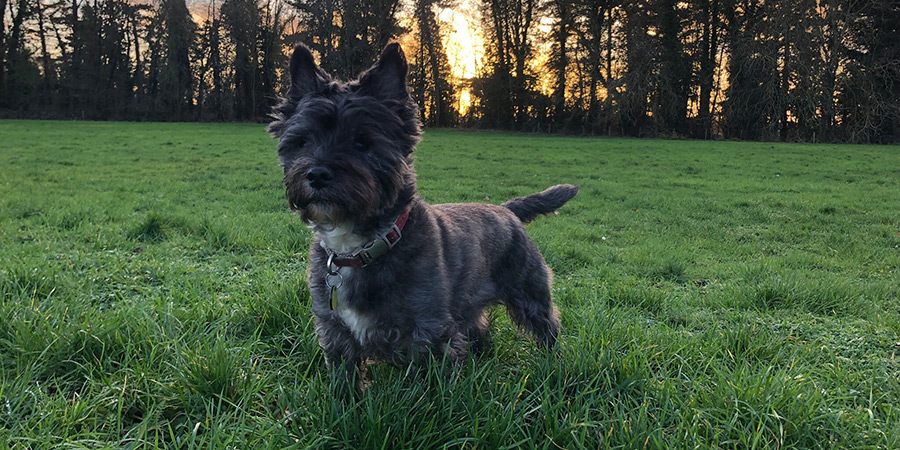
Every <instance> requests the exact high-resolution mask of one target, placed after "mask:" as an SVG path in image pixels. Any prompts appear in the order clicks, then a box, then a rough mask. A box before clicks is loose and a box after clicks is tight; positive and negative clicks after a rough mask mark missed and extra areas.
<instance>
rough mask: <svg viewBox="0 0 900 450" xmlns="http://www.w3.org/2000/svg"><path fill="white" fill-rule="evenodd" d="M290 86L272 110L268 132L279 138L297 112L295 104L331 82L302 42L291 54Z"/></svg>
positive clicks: (329, 77)
mask: <svg viewBox="0 0 900 450" xmlns="http://www.w3.org/2000/svg"><path fill="white" fill-rule="evenodd" d="M290 71H291V86H290V87H289V88H288V92H287V94H286V95H285V96H284V98H282V99H281V102H280V103H279V104H278V105H276V106H275V108H274V110H273V111H272V116H271V117H272V122H271V123H269V127H268V130H269V134H271V135H272V137H274V138H276V139H280V138H281V136H282V135H283V134H284V130H285V128H286V127H287V121H288V119H290V118H291V116H293V115H294V113H296V112H297V104H298V103H300V100H303V97H306V96H307V95H308V94H310V93H312V92H318V91H320V90H321V89H322V88H323V87H324V86H325V85H327V84H328V83H330V82H331V76H329V75H328V74H327V73H325V71H324V70H322V69H320V68H319V66H317V65H316V60H315V58H313V55H312V52H310V51H309V48H307V47H306V46H305V45H303V44H297V46H296V47H294V53H292V54H291V66H290Z"/></svg>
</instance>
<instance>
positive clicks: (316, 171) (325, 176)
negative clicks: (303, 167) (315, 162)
mask: <svg viewBox="0 0 900 450" xmlns="http://www.w3.org/2000/svg"><path fill="white" fill-rule="evenodd" d="M332 178H334V174H332V173H331V171H330V170H328V168H327V167H321V166H319V167H313V168H312V169H309V172H306V180H307V181H309V185H310V187H312V188H313V189H322V188H324V187H325V186H328V183H330V182H331V179H332Z"/></svg>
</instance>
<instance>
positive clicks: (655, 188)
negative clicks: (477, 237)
mask: <svg viewBox="0 0 900 450" xmlns="http://www.w3.org/2000/svg"><path fill="white" fill-rule="evenodd" d="M417 155H418V158H417V161H416V167H417V170H418V175H419V191H420V194H421V195H422V196H423V197H424V198H425V199H426V200H428V201H430V202H432V203H442V202H461V201H478V202H485V201H486V202H490V203H501V202H503V201H504V200H506V199H507V198H509V197H513V196H518V195H524V194H529V193H532V192H536V191H538V190H542V189H544V188H546V187H547V186H550V185H552V184H556V183H562V182H566V183H577V184H579V185H580V186H581V192H580V194H579V195H578V197H576V198H575V199H574V200H573V201H572V202H570V203H569V204H567V205H566V206H565V207H564V208H562V209H561V210H560V212H559V215H557V216H551V217H547V218H542V219H539V220H538V221H536V222H535V223H533V224H531V225H529V227H528V231H529V234H530V235H531V236H532V237H533V239H534V240H535V241H536V242H537V244H538V246H539V247H540V249H541V251H542V252H543V254H544V257H545V258H546V260H547V262H548V263H549V264H550V266H551V267H552V268H553V270H554V272H555V274H556V283H555V286H554V295H555V300H556V302H557V304H558V305H559V308H560V310H561V312H562V318H563V334H562V336H561V340H560V347H559V354H558V356H553V355H549V354H545V353H542V352H540V351H538V350H537V349H536V348H535V346H534V344H533V342H531V341H530V340H529V339H528V338H527V337H525V336H521V335H519V334H518V333H517V332H516V330H515V329H514V328H513V327H512V326H511V325H510V323H509V321H508V319H507V318H506V316H505V314H504V312H503V311H502V310H501V309H498V310H495V311H494V312H493V314H492V316H493V319H494V320H493V336H494V342H495V346H494V348H493V350H492V351H491V352H490V353H489V354H486V355H483V356H480V357H477V358H472V359H470V360H469V361H468V362H467V363H466V364H465V365H463V366H462V367H461V368H459V369H458V370H457V371H456V373H454V374H453V375H452V376H450V377H447V376H445V375H442V374H441V373H440V371H438V370H434V371H429V372H428V373H426V374H424V375H423V374H421V373H408V371H406V370H405V369H402V368H394V367H391V366H387V365H383V364H376V365H374V366H372V367H371V368H370V370H369V378H370V380H371V384H370V386H369V388H368V389H367V390H366V391H365V393H364V395H363V398H362V399H361V401H360V402H359V403H356V404H352V403H347V404H342V403H340V402H336V401H334V400H333V399H332V397H331V396H330V389H329V378H328V373H327V372H326V370H325V368H324V362H323V357H322V354H321V352H320V351H319V349H318V346H317V344H316V339H315V335H314V331H313V328H312V325H311V318H310V312H309V296H308V294H307V292H306V284H305V281H304V275H303V274H304V271H305V267H306V264H307V246H308V241H309V238H310V232H309V231H308V230H307V229H306V227H305V226H303V225H302V224H301V223H300V222H299V220H297V219H296V218H295V217H293V216H292V215H291V214H290V213H289V212H288V208H287V205H286V201H285V200H284V194H283V189H282V187H281V169H280V168H279V167H278V165H277V163H276V157H275V143H274V141H272V140H270V139H269V138H268V136H267V135H266V134H265V132H264V127H263V126H262V125H249V124H237V125H236V124H123V123H72V122H24V121H0V317H2V318H0V448H6V447H11V448H44V447H53V446H65V447H86V448H102V447H127V448H145V447H157V446H158V447H163V446H164V447H169V448H226V446H230V448H282V447H288V446H296V447H299V448H304V447H338V448H341V447H343V448H443V447H451V448H486V449H487V448H491V449H492V448H506V447H525V448H546V449H554V448H589V449H593V448H600V447H625V448H645V447H646V448H667V447H676V448H687V447H732V448H759V447H771V448H776V447H802V448H808V447H833V446H837V447H869V448H872V447H882V448H897V447H898V446H900V294H898V290H900V288H898V286H900V147H896V146H894V147H864V146H838V145H785V144H770V143H738V142H694V141H660V140H625V139H584V138H559V137H541V136H533V135H511V134H499V133H487V132H461V131H459V132H458V131H440V130H435V131H427V132H426V134H425V138H424V141H423V142H422V144H421V145H420V146H419V150H418V152H417Z"/></svg>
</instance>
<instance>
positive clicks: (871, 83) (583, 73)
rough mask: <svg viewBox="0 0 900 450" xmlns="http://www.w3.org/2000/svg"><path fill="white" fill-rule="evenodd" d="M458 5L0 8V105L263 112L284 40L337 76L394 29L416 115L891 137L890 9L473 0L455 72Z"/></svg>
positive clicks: (492, 124)
mask: <svg viewBox="0 0 900 450" xmlns="http://www.w3.org/2000/svg"><path fill="white" fill-rule="evenodd" d="M461 1H462V0H457V1H453V0H197V2H190V3H186V2H185V0H153V1H151V2H150V3H147V2H143V1H142V2H136V1H125V0H0V16H2V28H0V117H5V118H60V119H86V120H135V121H151V120H152V121H261V122H262V121H266V120H268V114H269V111H270V110H271V107H272V105H273V104H275V103H276V102H277V97H278V95H279V94H282V93H283V89H284V88H283V87H284V86H285V82H284V77H285V75H286V74H285V70H284V69H285V68H286V64H287V58H288V55H289V53H290V49H291V48H292V47H293V45H295V44H296V43H298V42H305V43H306V44H307V45H308V46H309V47H310V48H311V49H312V50H313V51H314V52H316V53H317V56H318V58H319V61H320V63H321V65H322V67H324V68H327V69H328V70H329V71H331V72H332V73H333V74H334V75H336V76H338V77H341V78H344V79H347V78H351V77H354V76H355V75H357V74H358V73H359V72H361V71H362V70H363V69H365V68H366V67H368V66H369V65H370V64H371V63H372V61H374V58H375V57H376V56H377V55H378V53H379V51H380V50H381V49H382V48H383V47H384V46H385V45H386V44H387V43H389V42H391V41H394V40H398V39H399V40H401V42H403V45H404V48H405V51H406V54H407V57H408V58H409V61H410V64H411V66H410V85H411V87H412V90H413V94H414V96H415V98H416V100H417V101H418V103H419V107H420V111H421V116H422V119H423V122H424V123H425V124H426V125H427V126H437V127H453V126H462V127H471V128H491V129H506V130H520V131H537V132H549V133H564V134H584V135H610V136H636V137H651V136H660V137H684V138H696V139H740V140H766V141H806V142H859V143H890V142H898V141H900V2H897V1H893V0H792V1H787V0H692V1H677V0H643V1H621V0H475V1H474V2H473V1H470V2H469V3H470V4H471V5H470V8H469V9H468V10H466V11H467V12H466V13H467V14H469V15H470V16H471V17H472V21H473V22H474V23H475V24H476V25H477V28H478V29H479V30H480V31H479V33H480V34H481V36H482V37H483V39H484V49H485V50H484V55H483V58H482V59H481V62H480V66H479V68H478V71H477V74H475V76H473V77H466V78H463V77H460V76H455V75H453V73H454V71H453V70H452V69H453V68H452V66H451V59H450V58H449V57H448V51H447V50H448V49H447V48H445V47H446V42H447V41H446V39H445V37H446V36H447V33H448V30H447V26H448V25H447V23H446V22H444V21H442V20H441V18H440V14H439V13H440V11H441V10H442V9H443V8H458V7H459V5H460V2H461ZM463 92H466V94H467V95H466V97H467V98H468V100H467V103H468V105H467V107H465V108H462V111H463V113H462V114H461V112H460V110H461V108H459V105H460V96H461V95H462V93H463Z"/></svg>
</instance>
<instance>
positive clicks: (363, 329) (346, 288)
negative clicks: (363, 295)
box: [335, 267, 375, 344]
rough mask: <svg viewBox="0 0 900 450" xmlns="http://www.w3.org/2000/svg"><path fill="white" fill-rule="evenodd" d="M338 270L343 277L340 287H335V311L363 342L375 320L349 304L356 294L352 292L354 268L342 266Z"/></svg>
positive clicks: (355, 336)
mask: <svg viewBox="0 0 900 450" xmlns="http://www.w3.org/2000/svg"><path fill="white" fill-rule="evenodd" d="M339 270H340V273H341V277H343V278H342V279H343V283H342V286H341V288H338V289H337V305H336V307H335V312H336V313H337V315H338V317H339V318H340V319H341V321H342V322H343V323H344V325H345V326H346V327H347V328H348V329H349V330H350V333H351V334H353V337H354V338H356V340H357V341H359V343H360V344H365V343H366V342H367V341H368V340H369V338H370V331H371V330H372V329H373V325H374V322H375V320H374V319H373V318H372V317H371V316H369V315H367V314H363V313H362V312H360V311H358V310H356V309H355V308H353V307H352V306H351V305H352V304H353V300H354V298H353V297H354V295H358V294H357V293H356V292H354V286H355V283H353V277H354V276H356V274H355V273H354V272H356V269H352V268H349V267H343V268H341V269H339Z"/></svg>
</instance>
